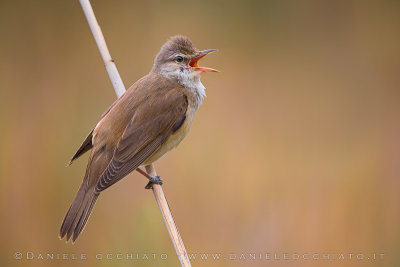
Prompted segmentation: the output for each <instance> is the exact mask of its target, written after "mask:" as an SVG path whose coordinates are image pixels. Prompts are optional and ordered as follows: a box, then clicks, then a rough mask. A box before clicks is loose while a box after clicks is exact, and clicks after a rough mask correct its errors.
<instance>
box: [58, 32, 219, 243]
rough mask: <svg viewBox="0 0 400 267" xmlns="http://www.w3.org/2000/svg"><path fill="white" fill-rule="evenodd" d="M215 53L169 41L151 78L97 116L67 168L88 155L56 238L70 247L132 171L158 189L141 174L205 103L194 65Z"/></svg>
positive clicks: (180, 136)
mask: <svg viewBox="0 0 400 267" xmlns="http://www.w3.org/2000/svg"><path fill="white" fill-rule="evenodd" d="M214 51H216V49H208V50H202V51H200V50H198V49H197V48H195V46H194V45H193V43H192V41H191V40H190V39H189V38H188V37H186V36H183V35H176V36H173V37H171V38H170V39H169V40H167V42H166V43H164V44H163V45H162V47H161V49H160V51H159V52H158V54H157V55H156V57H155V59H154V64H153V67H152V68H151V70H150V72H149V73H148V74H147V75H146V76H144V77H142V78H141V79H139V80H138V81H137V82H135V83H134V84H133V85H132V86H131V87H130V88H129V89H128V90H127V91H126V92H125V93H124V94H123V95H122V96H121V97H120V98H119V99H117V100H116V101H115V102H114V103H113V104H112V105H111V106H109V107H108V109H106V111H105V112H104V113H103V114H102V115H101V116H100V118H99V120H98V122H97V124H96V125H95V127H94V128H93V129H92V130H91V131H90V133H89V134H88V136H87V137H86V139H85V140H84V141H83V143H82V145H81V146H80V147H79V149H78V150H77V151H76V153H75V154H74V155H73V157H72V158H71V160H70V162H69V164H68V165H70V164H71V163H72V162H73V161H74V160H76V159H77V158H79V157H80V156H82V155H83V154H84V153H85V152H87V151H89V150H91V152H90V156H89V159H88V164H87V167H86V172H85V175H84V178H83V181H82V184H81V186H80V188H79V190H78V192H77V193H76V196H75V198H74V200H73V202H72V204H71V206H70V208H69V209H68V212H67V214H66V215H65V217H64V220H63V222H62V225H61V228H60V233H59V237H60V239H63V238H64V237H66V241H67V242H68V241H69V240H70V239H71V238H72V243H74V242H75V240H76V239H77V238H78V236H79V235H80V233H81V232H82V230H83V229H84V227H85V225H86V224H87V221H88V219H89V216H90V214H91V212H92V210H93V207H94V205H95V203H96V200H97V199H98V197H99V195H100V193H101V192H102V191H103V190H105V189H107V188H109V187H110V186H111V185H113V184H115V183H116V182H118V181H119V180H121V179H122V178H124V177H125V176H126V175H128V174H129V173H131V172H133V171H134V170H137V171H139V172H140V173H142V174H143V175H145V176H147V178H149V183H148V184H147V185H146V187H145V188H147V189H150V188H152V185H153V184H162V179H161V178H160V177H159V176H150V175H148V174H146V173H145V172H144V171H143V170H141V169H140V167H141V166H147V165H150V164H152V163H153V162H155V161H156V160H158V159H159V158H161V157H162V156H163V155H164V154H165V153H167V152H168V151H170V150H171V149H173V148H175V147H176V146H177V145H178V144H179V143H180V142H181V141H182V139H183V138H184V137H185V136H186V135H187V134H188V132H189V129H190V126H191V124H192V121H193V117H194V115H195V113H196V111H197V110H198V109H199V107H200V105H201V104H202V103H203V99H204V97H205V95H206V94H205V87H204V85H203V84H202V82H201V81H200V77H201V74H202V73H204V72H219V71H218V70H216V69H212V68H208V67H202V66H199V65H198V61H199V60H200V59H201V58H203V57H204V56H206V55H208V54H209V53H211V52H214Z"/></svg>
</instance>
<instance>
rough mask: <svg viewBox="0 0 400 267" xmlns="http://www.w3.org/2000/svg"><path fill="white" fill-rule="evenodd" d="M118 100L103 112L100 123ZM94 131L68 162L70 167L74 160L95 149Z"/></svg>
mask: <svg viewBox="0 0 400 267" xmlns="http://www.w3.org/2000/svg"><path fill="white" fill-rule="evenodd" d="M117 101H118V99H117V100H116V101H115V102H114V103H112V104H111V105H110V106H109V107H108V108H107V109H106V111H104V112H103V114H102V115H101V116H100V119H99V121H101V119H102V118H104V117H105V116H106V115H107V114H108V112H109V111H110V110H111V109H112V107H113V106H114V105H115V104H116V103H117ZM93 131H94V128H93V129H92V130H91V131H90V133H89V134H88V135H87V136H86V138H85V140H84V141H83V142H82V145H81V146H80V147H79V149H78V150H77V151H76V152H75V154H74V155H73V156H72V158H71V160H70V161H69V162H68V165H71V164H72V162H73V161H74V160H76V159H77V158H79V157H80V156H82V155H83V154H85V153H86V152H87V151H89V150H90V149H92V148H93V143H92V138H93Z"/></svg>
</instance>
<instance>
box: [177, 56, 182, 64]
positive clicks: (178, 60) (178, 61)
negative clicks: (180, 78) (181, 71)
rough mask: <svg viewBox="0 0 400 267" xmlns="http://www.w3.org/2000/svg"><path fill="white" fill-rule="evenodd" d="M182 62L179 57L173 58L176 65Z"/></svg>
mask: <svg viewBox="0 0 400 267" xmlns="http://www.w3.org/2000/svg"><path fill="white" fill-rule="evenodd" d="M182 61H183V57H181V56H177V57H175V62H176V63H181V62H182Z"/></svg>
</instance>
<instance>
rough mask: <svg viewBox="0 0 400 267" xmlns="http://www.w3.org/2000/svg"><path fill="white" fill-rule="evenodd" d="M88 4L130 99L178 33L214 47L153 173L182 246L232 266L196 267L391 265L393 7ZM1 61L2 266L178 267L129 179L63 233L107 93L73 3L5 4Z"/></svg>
mask: <svg viewBox="0 0 400 267" xmlns="http://www.w3.org/2000/svg"><path fill="white" fill-rule="evenodd" d="M92 5H93V8H94V11H95V14H96V16H97V19H98V21H99V23H100V25H101V27H102V30H103V33H104V35H105V37H106V41H107V44H108V46H109V49H110V52H111V55H112V57H113V58H114V60H115V61H116V64H117V67H118V69H119V71H120V73H121V76H122V79H123V81H124V83H125V85H126V86H127V87H129V86H130V85H131V84H132V83H134V82H135V81H136V80H137V79H139V78H140V77H142V76H143V75H145V74H146V73H147V72H148V71H149V70H150V69H151V66H152V62H153V58H154V56H155V54H156V53H157V52H158V49H159V48H160V46H161V45H162V44H163V43H164V42H165V41H166V40H167V39H168V38H169V37H170V36H172V35H175V34H184V35H187V36H189V37H190V38H191V39H192V41H193V42H194V44H195V45H196V46H197V47H198V48H199V49H209V48H218V49H219V52H218V53H215V54H213V55H211V56H209V57H207V58H206V59H204V61H203V63H202V64H203V65H206V66H210V67H213V68H217V69H219V70H221V73H219V74H205V75H204V77H203V79H202V81H203V83H204V84H205V86H206V87H207V98H206V100H205V102H204V104H203V106H202V107H201V108H200V110H199V112H198V113H197V116H196V119H195V121H194V124H193V127H192V129H191V133H190V134H189V136H188V137H187V138H186V139H185V141H184V142H182V144H181V145H180V146H179V148H178V149H176V150H174V151H172V152H171V153H169V154H168V156H167V157H164V158H162V159H161V160H160V161H159V162H157V164H156V168H157V171H158V173H159V174H160V175H161V176H162V177H163V179H164V181H165V184H164V186H163V188H164V192H165V193H166V195H167V198H168V202H169V204H170V206H171V208H172V211H173V214H174V217H175V220H176V222H177V224H178V227H179V229H180V233H181V235H182V237H183V239H184V241H185V245H186V247H187V249H188V252H189V253H197V254H200V253H222V254H223V257H228V259H221V260H212V259H209V260H200V259H199V258H198V256H197V258H196V260H193V261H192V265H193V266H267V265H268V266H269V265H271V266H310V265H312V266H364V265H365V266H399V265H400V254H399V252H400V227H399V225H400V208H399V203H400V194H399V189H400V180H399V178H400V164H399V158H400V88H399V85H400V75H399V70H400V49H399V47H400V35H399V29H400V15H399V14H400V2H399V1H278V0H276V1H128V0H125V1H105V0H102V1H92ZM0 59H1V60H0V123H1V124H0V125H1V131H0V137H1V139H0V140H1V141H0V178H1V179H0V187H1V194H0V211H1V222H0V234H1V240H2V242H1V243H0V265H1V266H132V265H140V266H177V265H178V261H177V258H176V256H175V252H174V249H173V247H172V244H171V243H170V240H169V236H168V233H167V231H166V228H165V227H164V222H163V220H162V218H161V215H160V212H159V210H158V208H157V205H156V202H155V200H154V197H153V195H152V193H151V191H146V190H144V186H145V184H146V180H145V178H143V177H142V176H140V175H139V174H137V173H133V174H131V175H129V176H128V177H127V178H125V179H124V180H122V181H121V182H119V183H118V184H116V185H115V186H113V187H112V188H110V189H109V190H106V191H105V192H104V193H102V195H101V197H100V199H99V201H98V202H97V205H96V207H95V208H94V212H93V214H92V216H91V218H90V220H89V222H88V225H87V227H86V228H85V230H84V231H83V233H82V235H81V236H80V237H79V239H78V240H77V242H76V243H75V244H74V245H71V244H70V243H68V244H66V243H65V242H64V241H60V240H59V239H58V231H59V227H60V224H61V221H62V219H63V217H64V215H65V213H66V211H67V209H68V207H69V205H70V203H71V202H72V199H73V197H74V196H75V193H76V191H77V189H78V187H79V185H80V183H81V180H82V178H83V174H84V170H85V166H86V161H87V155H86V156H85V157H83V158H82V159H80V160H78V161H77V162H76V163H74V164H73V165H72V166H71V167H69V168H65V165H66V163H67V162H68V160H69V159H70V157H71V156H72V155H73V153H74V152H75V150H76V149H77V148H78V147H79V145H80V144H81V141H82V140H83V139H84V138H85V136H86V134H87V133H88V132H89V130H90V129H91V128H92V127H93V126H94V125H95V123H96V121H97V119H98V118H99V116H100V115H101V113H102V112H103V111H104V110H105V109H106V108H107V107H108V105H110V104H111V103H112V102H113V101H114V100H115V98H116V97H115V94H114V91H113V89H112V86H111V84H110V82H109V79H108V76H107V73H106V71H105V69H104V66H103V62H102V60H101V57H100V54H99V52H98V49H97V47H96V45H95V42H94V39H93V37H92V34H91V32H90V30H89V27H88V25H87V22H86V19H85V17H84V15H83V12H82V10H81V7H80V5H79V3H78V1H20V0H16V1H1V2H0ZM16 252H21V253H23V259H21V260H16V259H14V253H16ZM27 252H32V253H33V254H34V255H35V259H32V260H29V259H27V255H26V253H27ZM47 253H52V254H57V253H58V254H61V257H62V254H67V257H68V259H67V260H55V259H54V260H46V259H44V260H41V259H38V258H37V257H38V255H39V254H43V255H44V257H45V258H46V254H47ZM82 253H85V254H87V259H86V260H72V259H71V257H73V256H72V254H76V255H77V256H78V257H80V255H81V254H82ZM108 253H111V254H112V257H114V258H113V259H112V260H106V259H103V260H97V259H96V258H95V257H96V255H98V254H101V255H103V257H106V254H108ZM117 253H122V254H123V257H125V255H126V254H127V253H133V254H136V253H138V254H139V257H140V258H142V257H143V256H144V254H145V253H147V254H148V255H150V256H149V257H151V258H152V257H153V256H151V254H152V253H156V254H157V258H156V260H152V259H150V260H126V259H123V260H117V259H116V258H115V257H116V254H117ZM161 253H166V254H167V255H168V259H167V260H161V259H160V254H161ZM229 253H233V254H234V255H236V256H237V259H236V260H229ZM242 253H243V254H244V255H245V257H247V258H246V259H239V257H240V256H241V254H242ZM249 253H257V254H258V253H262V254H263V255H264V254H265V253H272V254H273V253H278V255H279V257H280V258H281V260H259V259H257V260H250V259H249V257H248V255H249ZM282 253H289V255H293V253H299V254H302V253H321V254H322V253H329V254H340V253H345V255H346V256H345V259H344V260H322V259H320V260H297V261H296V260H283V259H282ZM347 253H355V254H357V253H364V254H365V257H370V256H371V255H372V253H384V254H385V255H384V259H383V260H382V259H377V260H371V259H370V260H367V259H365V260H355V259H352V260H350V259H349V256H347ZM246 255H247V256H246ZM55 257H56V256H55ZM135 257H136V256H135ZM271 257H273V255H272V256H271ZM331 257H332V256H331ZM377 257H378V256H377Z"/></svg>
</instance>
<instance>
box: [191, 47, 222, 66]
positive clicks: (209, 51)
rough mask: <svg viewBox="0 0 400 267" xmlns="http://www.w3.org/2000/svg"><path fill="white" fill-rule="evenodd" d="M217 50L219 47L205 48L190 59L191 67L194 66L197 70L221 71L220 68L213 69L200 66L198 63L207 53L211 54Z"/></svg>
mask: <svg viewBox="0 0 400 267" xmlns="http://www.w3.org/2000/svg"><path fill="white" fill-rule="evenodd" d="M214 51H217V49H208V50H203V51H200V53H199V54H198V55H197V56H195V57H193V58H192V59H191V60H190V61H189V64H188V65H189V67H190V68H192V69H193V70H196V71H207V72H219V70H216V69H212V68H207V67H200V66H199V65H197V62H198V61H199V60H200V59H201V58H203V57H205V56H206V55H208V54H210V53H211V52H214Z"/></svg>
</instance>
